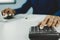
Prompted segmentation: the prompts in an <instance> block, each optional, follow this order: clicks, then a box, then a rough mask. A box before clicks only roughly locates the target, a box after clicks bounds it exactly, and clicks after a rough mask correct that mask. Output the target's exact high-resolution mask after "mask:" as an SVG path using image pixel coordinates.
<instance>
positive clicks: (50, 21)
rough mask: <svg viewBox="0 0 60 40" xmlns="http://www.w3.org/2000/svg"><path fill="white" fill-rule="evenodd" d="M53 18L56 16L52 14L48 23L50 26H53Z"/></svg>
mask: <svg viewBox="0 0 60 40" xmlns="http://www.w3.org/2000/svg"><path fill="white" fill-rule="evenodd" d="M53 20H54V16H50V19H49V21H48V23H47V25H48V27H51V26H52V24H53Z"/></svg>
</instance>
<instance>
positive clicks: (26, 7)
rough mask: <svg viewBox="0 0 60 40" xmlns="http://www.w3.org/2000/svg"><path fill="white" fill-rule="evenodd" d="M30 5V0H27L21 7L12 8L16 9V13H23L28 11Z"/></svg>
mask: <svg viewBox="0 0 60 40" xmlns="http://www.w3.org/2000/svg"><path fill="white" fill-rule="evenodd" d="M30 7H31V0H27V2H26V3H24V4H23V5H22V7H21V8H18V9H14V10H15V11H16V14H19V13H23V14H24V13H26V12H27V11H28V9H29V8H30Z"/></svg>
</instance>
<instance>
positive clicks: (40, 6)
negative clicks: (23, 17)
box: [15, 0, 59, 15]
mask: <svg viewBox="0 0 60 40" xmlns="http://www.w3.org/2000/svg"><path fill="white" fill-rule="evenodd" d="M58 2H59V1H58V0H27V2H26V3H25V4H23V6H22V7H21V8H18V9H15V11H16V14H19V13H26V12H27V11H28V9H29V8H30V7H32V8H33V14H51V15H53V14H54V13H55V12H56V11H58V10H59V7H58Z"/></svg>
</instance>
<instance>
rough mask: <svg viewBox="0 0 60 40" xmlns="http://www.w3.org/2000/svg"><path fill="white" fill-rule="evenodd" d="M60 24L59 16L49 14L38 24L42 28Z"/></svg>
mask: <svg viewBox="0 0 60 40" xmlns="http://www.w3.org/2000/svg"><path fill="white" fill-rule="evenodd" d="M59 24H60V17H59V16H52V15H48V16H46V18H45V19H44V20H43V21H42V22H40V23H39V24H38V26H39V27H40V29H43V28H44V26H48V27H57V26H58V25H59Z"/></svg>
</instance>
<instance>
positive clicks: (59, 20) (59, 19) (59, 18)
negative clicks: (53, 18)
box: [56, 17, 60, 27]
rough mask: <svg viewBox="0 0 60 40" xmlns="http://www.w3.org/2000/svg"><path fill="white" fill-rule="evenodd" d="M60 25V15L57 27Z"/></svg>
mask: <svg viewBox="0 0 60 40" xmlns="http://www.w3.org/2000/svg"><path fill="white" fill-rule="evenodd" d="M59 25H60V17H58V23H57V25H56V27H58V26H59Z"/></svg>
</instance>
